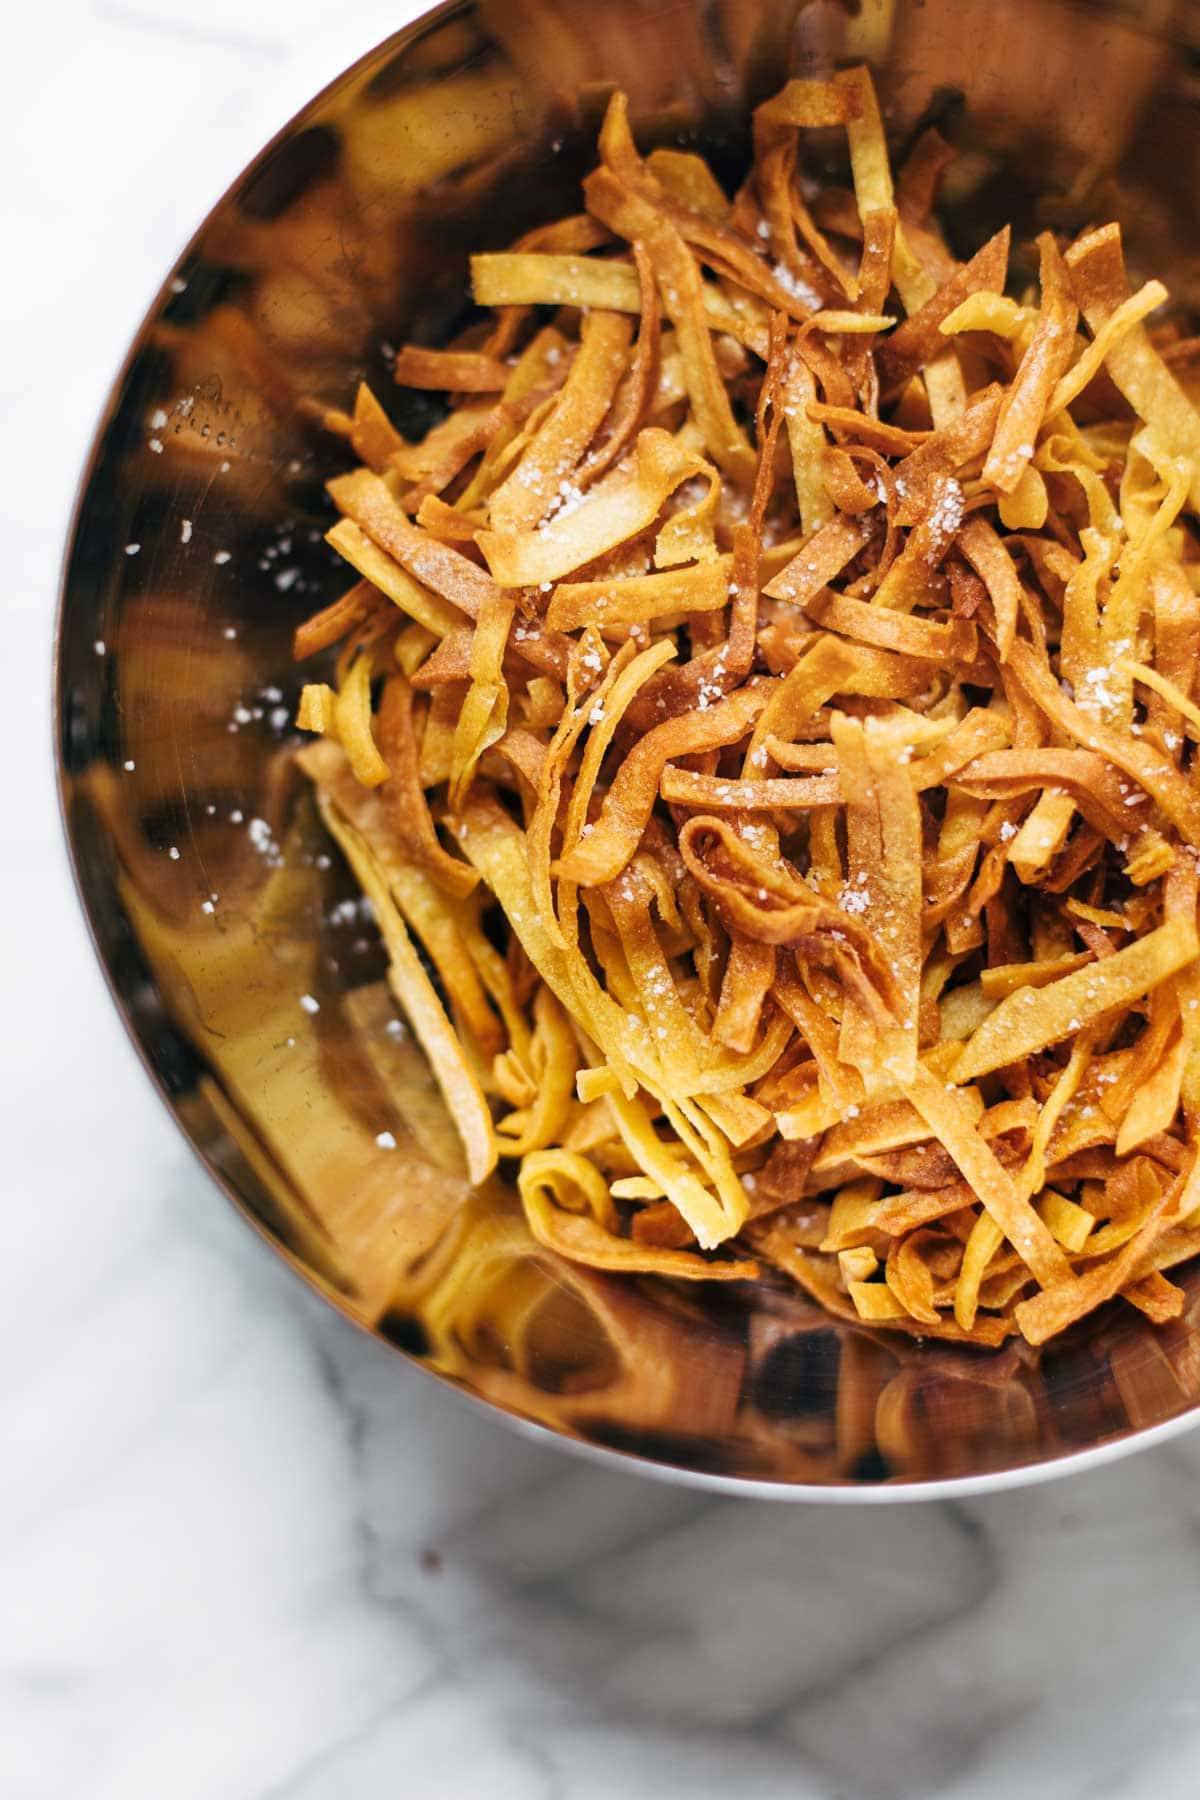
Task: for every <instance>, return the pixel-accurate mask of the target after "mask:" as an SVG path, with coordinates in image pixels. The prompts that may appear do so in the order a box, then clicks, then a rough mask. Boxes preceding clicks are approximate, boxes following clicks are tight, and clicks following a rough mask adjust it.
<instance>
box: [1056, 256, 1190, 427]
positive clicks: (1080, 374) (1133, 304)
mask: <svg viewBox="0 0 1200 1800" xmlns="http://www.w3.org/2000/svg"><path fill="white" fill-rule="evenodd" d="M1167 298H1168V296H1167V290H1166V288H1165V287H1164V286H1163V284H1162V282H1161V281H1147V282H1146V283H1145V284H1144V286H1142V287H1140V288H1139V289H1138V291H1137V293H1136V294H1130V296H1129V298H1128V299H1127V300H1123V301H1122V302H1121V304H1120V306H1118V307H1117V309H1116V311H1115V312H1113V313H1110V314H1109V316H1108V318H1107V319H1106V320H1105V321H1104V323H1103V325H1101V327H1100V329H1099V331H1098V332H1097V333H1096V335H1095V337H1094V338H1093V339H1092V341H1091V343H1090V344H1089V345H1088V346H1087V348H1086V349H1085V350H1084V351H1083V352H1082V354H1081V355H1080V356H1079V357H1078V359H1077V360H1076V361H1075V362H1074V363H1073V364H1072V365H1071V367H1070V368H1069V369H1068V370H1067V372H1066V374H1065V375H1063V376H1060V378H1059V381H1058V385H1057V386H1056V387H1055V389H1054V392H1053V394H1051V396H1050V401H1049V404H1048V405H1047V407H1046V417H1047V418H1048V419H1051V418H1053V417H1054V414H1055V413H1057V412H1063V411H1065V410H1066V408H1067V407H1068V406H1071V405H1073V404H1074V402H1075V401H1076V400H1077V399H1078V398H1079V396H1080V394H1082V393H1083V391H1084V389H1085V388H1086V387H1088V386H1089V385H1090V384H1091V383H1092V382H1093V381H1094V380H1095V379H1096V376H1097V375H1098V374H1099V373H1100V370H1101V368H1102V367H1103V364H1104V362H1105V360H1106V358H1107V356H1108V353H1109V351H1110V350H1111V349H1112V347H1113V345H1114V344H1117V343H1119V342H1120V341H1121V339H1122V338H1123V337H1124V336H1125V335H1126V333H1127V332H1129V331H1131V330H1132V329H1133V327H1134V326H1135V325H1140V324H1141V322H1142V320H1143V319H1144V318H1146V317H1147V316H1148V315H1149V314H1150V313H1152V312H1154V311H1155V310H1156V309H1157V308H1158V307H1160V306H1163V305H1165V303H1166V301H1167Z"/></svg>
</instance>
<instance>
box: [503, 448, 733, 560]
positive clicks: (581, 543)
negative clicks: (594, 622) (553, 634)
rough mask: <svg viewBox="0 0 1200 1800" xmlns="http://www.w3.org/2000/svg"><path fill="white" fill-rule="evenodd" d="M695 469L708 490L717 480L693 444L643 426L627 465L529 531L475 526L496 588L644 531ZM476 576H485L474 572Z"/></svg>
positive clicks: (599, 553) (584, 557) (594, 554)
mask: <svg viewBox="0 0 1200 1800" xmlns="http://www.w3.org/2000/svg"><path fill="white" fill-rule="evenodd" d="M694 476H702V477H703V478H704V479H705V481H706V482H708V483H709V486H710V489H711V488H712V486H713V484H715V482H716V480H717V476H716V473H715V471H714V470H713V469H712V467H711V465H710V464H708V463H707V462H705V461H704V459H703V457H701V456H698V455H697V454H696V452H695V451H694V450H687V449H685V448H683V447H682V446H681V445H680V444H678V443H677V442H676V440H675V439H674V438H672V437H671V436H670V435H669V433H667V432H665V431H659V430H657V429H654V428H648V429H647V430H645V431H643V432H641V433H640V435H639V437H638V440H637V456H636V459H635V461H634V465H633V467H632V468H630V469H628V470H626V469H622V468H617V469H614V470H613V471H612V472H611V474H609V475H607V476H605V478H604V479H603V480H602V481H600V482H597V484H596V486H595V487H594V488H592V489H591V490H590V491H589V492H588V493H587V494H586V495H585V496H584V497H583V499H582V500H581V501H580V503H579V504H578V505H577V506H574V507H573V508H572V509H571V510H567V509H565V508H564V509H563V510H562V511H560V512H559V513H557V514H556V515H555V516H554V517H553V518H551V519H550V520H549V521H548V522H547V523H546V524H545V525H542V526H541V527H540V528H539V529H538V530H536V531H481V532H480V533H479V534H478V542H479V547H480V549H481V550H482V551H483V554H484V556H485V558H486V559H487V564H488V567H489V568H490V570H491V572H492V575H493V577H494V578H495V581H496V582H498V583H499V584H500V586H501V587H506V588H512V587H540V586H541V585H542V583H543V582H547V581H550V582H553V581H556V580H558V579H559V577H560V576H563V575H569V574H570V573H571V572H572V570H574V569H578V568H579V567H580V566H581V565H582V564H584V563H589V562H594V561H595V560H596V558H597V557H600V556H603V555H605V554H606V553H607V552H609V551H611V550H615V549H616V548H617V547H618V546H619V545H621V544H624V543H626V542H628V540H629V539H630V538H633V537H636V536H637V535H638V534H639V533H640V532H643V531H645V530H646V529H647V528H648V527H649V526H650V525H652V524H653V523H654V521H655V519H657V517H658V515H659V513H660V511H661V510H662V507H663V505H664V503H665V501H666V500H667V498H668V496H669V495H671V494H673V493H674V492H675V490H676V488H678V487H680V486H681V485H682V483H683V482H685V481H689V480H691V479H692V478H693V477H694ZM678 517H679V515H676V519H678ZM679 560H680V561H681V562H682V561H686V560H688V559H687V558H686V557H680V558H679ZM477 573H478V572H477ZM479 579H480V581H485V580H486V579H487V578H486V577H485V576H484V575H482V574H479ZM489 585H490V584H489Z"/></svg>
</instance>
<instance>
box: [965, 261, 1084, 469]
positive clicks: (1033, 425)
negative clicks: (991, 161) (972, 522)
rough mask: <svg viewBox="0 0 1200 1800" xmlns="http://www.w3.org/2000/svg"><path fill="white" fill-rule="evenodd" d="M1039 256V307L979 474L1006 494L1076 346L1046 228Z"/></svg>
mask: <svg viewBox="0 0 1200 1800" xmlns="http://www.w3.org/2000/svg"><path fill="white" fill-rule="evenodd" d="M1038 249H1039V251H1040V254H1041V278H1042V309H1041V313H1040V315H1039V317H1038V322H1037V324H1036V326H1035V327H1034V331H1033V336H1032V337H1031V338H1030V340H1029V347H1028V349H1027V350H1026V351H1025V354H1024V356H1023V357H1022V358H1021V362H1020V366H1019V368H1018V369H1017V372H1016V375H1015V376H1014V377H1013V381H1012V385H1011V386H1010V387H1009V389H1008V392H1007V393H1006V394H1005V396H1004V399H1003V401H1002V403H1001V406H1000V413H999V417H998V418H997V420H996V435H995V437H994V438H993V439H992V447H991V449H990V450H989V451H988V457H987V461H986V462H985V463H984V465H983V478H984V480H985V481H990V482H991V484H992V486H993V487H994V488H996V489H997V490H998V491H999V492H1000V493H1002V494H1011V493H1012V492H1013V491H1014V490H1015V489H1016V487H1017V485H1018V483H1019V482H1020V480H1021V476H1022V475H1023V474H1024V472H1025V469H1026V468H1027V466H1028V465H1029V463H1030V462H1031V460H1032V458H1033V450H1034V445H1035V444H1036V442H1037V437H1038V433H1039V431H1040V430H1041V428H1042V421H1043V419H1044V418H1045V416H1046V411H1047V408H1048V406H1049V404H1050V400H1051V398H1052V396H1053V394H1054V390H1055V388H1056V387H1057V385H1058V380H1059V377H1060V376H1061V375H1062V374H1064V373H1065V370H1066V366H1067V363H1068V362H1069V361H1070V359H1071V355H1072V352H1073V351H1074V348H1075V325H1076V322H1077V320H1078V318H1079V309H1078V307H1077V306H1076V304H1075V301H1074V299H1073V298H1072V295H1071V292H1070V287H1069V284H1068V276H1067V271H1066V268H1065V267H1064V265H1063V261H1062V258H1061V257H1060V255H1059V253H1058V246H1057V245H1056V244H1055V242H1054V239H1053V238H1052V237H1051V235H1050V233H1049V232H1048V231H1045V232H1043V233H1042V235H1041V237H1040V238H1039V239H1038Z"/></svg>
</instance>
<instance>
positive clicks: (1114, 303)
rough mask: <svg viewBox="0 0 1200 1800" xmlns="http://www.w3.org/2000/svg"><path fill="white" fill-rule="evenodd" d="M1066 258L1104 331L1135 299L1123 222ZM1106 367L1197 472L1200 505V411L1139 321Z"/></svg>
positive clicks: (1079, 293) (1094, 322)
mask: <svg viewBox="0 0 1200 1800" xmlns="http://www.w3.org/2000/svg"><path fill="white" fill-rule="evenodd" d="M1064 260H1065V262H1066V266H1067V269H1068V272H1069V278H1070V282H1071V288H1072V292H1073V293H1074V296H1075V300H1076V302H1077V303H1078V306H1079V310H1080V312H1081V313H1082V314H1083V316H1084V318H1085V319H1086V320H1087V322H1088V324H1089V326H1090V327H1091V329H1092V332H1093V333H1094V334H1096V335H1098V334H1099V333H1100V332H1101V331H1103V329H1104V327H1105V326H1106V325H1107V324H1108V323H1109V321H1110V320H1111V319H1113V318H1115V316H1116V314H1117V313H1118V311H1119V310H1120V308H1121V307H1122V306H1123V305H1124V304H1125V303H1126V302H1127V300H1128V299H1129V281H1128V277H1127V276H1126V273H1125V256H1124V252H1123V250H1122V247H1121V228H1120V226H1119V225H1105V226H1102V227H1101V228H1100V229H1099V230H1098V231H1089V232H1087V233H1086V234H1085V235H1084V236H1083V237H1081V238H1079V239H1077V240H1076V242H1075V243H1074V244H1072V245H1071V247H1070V249H1069V250H1068V251H1067V253H1066V257H1065V259H1064ZM1104 366H1105V368H1106V369H1107V370H1108V373H1109V374H1110V375H1111V376H1112V379H1113V381H1114V382H1115V383H1116V385H1117V387H1118V388H1119V389H1120V390H1121V392H1122V394H1124V396H1125V398H1126V400H1128V402H1129V404H1130V406H1132V408H1133V410H1134V412H1135V413H1137V415H1138V417H1139V418H1140V419H1144V420H1145V421H1146V423H1147V424H1148V425H1152V426H1153V427H1154V428H1155V430H1156V431H1157V432H1158V434H1159V436H1160V437H1161V439H1162V442H1163V444H1164V445H1165V446H1166V448H1167V449H1168V450H1169V451H1170V453H1171V454H1172V455H1173V456H1181V457H1184V458H1186V459H1187V461H1188V462H1189V464H1190V465H1191V469H1192V471H1193V473H1192V483H1191V489H1190V494H1191V504H1192V506H1193V507H1200V413H1198V412H1197V411H1196V408H1195V407H1194V406H1193V405H1192V402H1191V401H1190V400H1189V399H1188V397H1187V395H1186V394H1185V393H1184V391H1183V389H1182V388H1181V387H1180V385H1179V383H1178V382H1177V381H1176V379H1175V377H1174V376H1173V375H1172V373H1171V371H1170V369H1169V368H1168V367H1167V365H1166V363H1165V362H1164V361H1163V359H1162V357H1161V356H1160V355H1159V353H1158V351H1157V350H1156V349H1155V348H1154V346H1153V344H1152V343H1151V342H1150V338H1149V335H1148V334H1147V331H1146V328H1145V326H1144V325H1137V324H1135V325H1133V326H1132V327H1131V328H1130V329H1129V330H1128V331H1126V332H1125V333H1124V335H1123V336H1121V337H1120V338H1118V339H1117V340H1116V342H1114V343H1112V344H1111V345H1110V347H1109V350H1108V354H1107V355H1106V357H1105V359H1104Z"/></svg>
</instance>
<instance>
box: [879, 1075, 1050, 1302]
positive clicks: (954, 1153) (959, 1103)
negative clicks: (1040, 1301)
mask: <svg viewBox="0 0 1200 1800" xmlns="http://www.w3.org/2000/svg"><path fill="white" fill-rule="evenodd" d="M905 1092H906V1094H907V1095H908V1098H909V1099H910V1100H911V1102H912V1104H913V1105H914V1106H915V1107H916V1109H917V1111H918V1112H919V1113H920V1114H921V1117H922V1118H923V1119H924V1120H925V1122H926V1124H927V1125H928V1126H929V1129H930V1130H931V1131H932V1132H933V1133H934V1135H935V1136H936V1137H937V1139H938V1142H939V1143H940V1144H942V1145H943V1146H944V1148H945V1149H946V1150H947V1151H948V1152H949V1154H950V1156H951V1158H952V1159H953V1161H954V1164H955V1166H956V1167H957V1168H958V1169H959V1170H960V1171H961V1172H962V1174H963V1175H964V1176H965V1177H966V1179H967V1181H968V1182H969V1183H970V1185H971V1188H972V1190H973V1192H974V1193H975V1194H976V1195H977V1197H978V1198H979V1199H980V1200H981V1201H982V1203H983V1206H984V1209H985V1211H986V1212H987V1213H988V1214H989V1215H990V1217H991V1218H992V1219H993V1220H994V1222H995V1224H996V1225H997V1226H998V1227H999V1229H1000V1230H1001V1231H1002V1232H1003V1234H1004V1236H1005V1237H1006V1238H1007V1240H1008V1242H1009V1243H1010V1244H1011V1245H1012V1247H1013V1249H1014V1250H1015V1251H1016V1253H1017V1255H1018V1256H1019V1257H1020V1258H1021V1261H1022V1262H1023V1263H1025V1264H1026V1266H1027V1267H1028V1268H1029V1269H1030V1270H1031V1271H1032V1273H1033V1274H1034V1275H1035V1276H1036V1277H1037V1279H1038V1281H1039V1282H1040V1283H1041V1284H1042V1286H1043V1287H1045V1288H1049V1287H1051V1286H1053V1285H1054V1284H1055V1283H1058V1282H1065V1281H1067V1280H1069V1278H1070V1273H1071V1269H1070V1264H1069V1263H1068V1262H1067V1259H1066V1257H1065V1256H1064V1255H1063V1253H1062V1251H1061V1250H1060V1249H1059V1247H1058V1245H1057V1244H1056V1243H1055V1242H1054V1239H1053V1237H1052V1236H1051V1235H1050V1232H1049V1231H1048V1230H1047V1228H1046V1226H1045V1225H1044V1224H1043V1222H1042V1220H1041V1219H1039V1217H1038V1215H1037V1213H1036V1212H1035V1211H1034V1210H1033V1208H1032V1206H1030V1204H1029V1202H1028V1200H1025V1199H1023V1198H1022V1196H1021V1194H1020V1193H1019V1192H1018V1190H1017V1188H1016V1186H1015V1184H1014V1182H1013V1180H1012V1177H1011V1176H1010V1175H1009V1174H1008V1173H1007V1171H1006V1170H1005V1169H1004V1168H1003V1167H1002V1166H1001V1164H1000V1163H999V1162H998V1161H997V1159H996V1156H995V1153H994V1152H993V1151H992V1150H991V1149H990V1148H989V1147H988V1145H987V1144H985V1142H984V1140H983V1138H982V1137H981V1136H980V1135H979V1133H978V1131H977V1130H976V1128H975V1125H974V1122H973V1120H972V1118H971V1114H970V1112H969V1110H968V1109H967V1108H966V1106H965V1104H964V1100H963V1096H962V1094H961V1092H960V1091H959V1090H958V1089H957V1088H956V1087H954V1086H953V1084H950V1085H947V1083H946V1082H944V1081H939V1080H938V1078H937V1077H936V1076H935V1075H931V1074H930V1073H929V1070H928V1069H927V1068H926V1067H925V1066H924V1064H920V1063H919V1064H918V1065H917V1069H916V1072H915V1074H914V1076H913V1077H912V1078H911V1079H910V1080H909V1081H908V1082H907V1083H906V1085H905Z"/></svg>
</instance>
